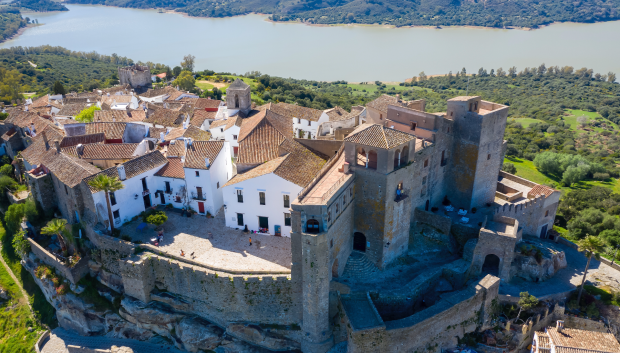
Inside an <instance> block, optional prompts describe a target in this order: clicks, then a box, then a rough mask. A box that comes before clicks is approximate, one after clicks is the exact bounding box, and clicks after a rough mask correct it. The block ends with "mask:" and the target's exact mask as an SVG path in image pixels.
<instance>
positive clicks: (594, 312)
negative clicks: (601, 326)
mask: <svg viewBox="0 0 620 353" xmlns="http://www.w3.org/2000/svg"><path fill="white" fill-rule="evenodd" d="M586 315H588V317H597V316H599V315H600V312H599V311H598V308H597V307H596V304H594V303H591V304H590V305H588V306H587V307H586Z"/></svg>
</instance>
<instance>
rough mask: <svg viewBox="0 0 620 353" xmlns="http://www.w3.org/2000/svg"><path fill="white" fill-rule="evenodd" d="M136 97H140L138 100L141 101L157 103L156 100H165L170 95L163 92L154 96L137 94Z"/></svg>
mask: <svg viewBox="0 0 620 353" xmlns="http://www.w3.org/2000/svg"><path fill="white" fill-rule="evenodd" d="M138 97H140V100H141V101H143V102H151V103H157V102H163V101H165V100H166V99H167V98H168V97H170V95H169V94H163V95H161V96H156V97H143V96H138Z"/></svg>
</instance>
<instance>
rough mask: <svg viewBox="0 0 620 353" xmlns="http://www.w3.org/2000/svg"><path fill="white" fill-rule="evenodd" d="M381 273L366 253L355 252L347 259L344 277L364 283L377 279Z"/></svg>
mask: <svg viewBox="0 0 620 353" xmlns="http://www.w3.org/2000/svg"><path fill="white" fill-rule="evenodd" d="M379 272H380V271H379V269H378V268H377V266H375V264H373V263H372V262H371V261H370V260H369V259H368V258H367V257H366V255H365V254H364V253H362V252H359V251H353V252H352V253H351V255H350V256H349V258H348V259H347V264H346V265H345V267H344V272H343V273H342V277H344V278H350V279H353V280H355V281H362V282H363V281H366V280H372V279H375V278H376V276H377V274H378V273H379Z"/></svg>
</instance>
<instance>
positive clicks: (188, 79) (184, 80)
mask: <svg viewBox="0 0 620 353" xmlns="http://www.w3.org/2000/svg"><path fill="white" fill-rule="evenodd" d="M172 84H173V85H175V86H179V88H180V89H182V90H185V91H189V90H191V89H193V88H194V86H196V79H195V78H194V76H193V75H192V73H191V72H189V71H185V70H184V71H182V72H181V74H180V75H179V76H177V79H176V80H174V82H172Z"/></svg>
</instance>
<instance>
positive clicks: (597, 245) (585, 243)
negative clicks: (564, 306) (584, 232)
mask: <svg viewBox="0 0 620 353" xmlns="http://www.w3.org/2000/svg"><path fill="white" fill-rule="evenodd" d="M577 245H579V251H585V253H586V256H587V257H588V263H587V264H586V270H585V271H584V272H583V279H582V280H581V288H579V295H578V296H577V305H579V303H580V300H581V292H583V285H584V283H585V282H586V276H587V275H588V268H589V267H590V261H591V260H592V256H594V257H596V259H597V260H598V259H599V258H600V256H599V254H598V253H600V252H602V251H603V249H604V246H603V242H602V241H601V240H600V239H599V238H598V237H595V236H592V235H588V236H586V237H585V238H583V239H582V240H581V241H579V242H578V243H577Z"/></svg>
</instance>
